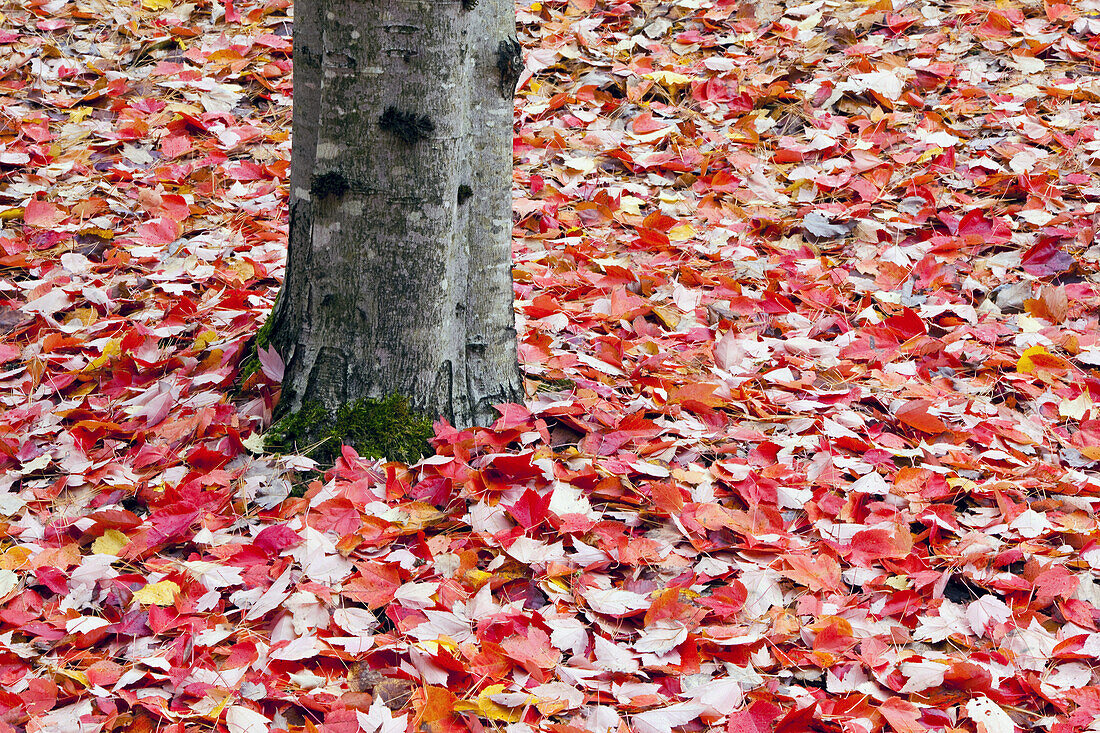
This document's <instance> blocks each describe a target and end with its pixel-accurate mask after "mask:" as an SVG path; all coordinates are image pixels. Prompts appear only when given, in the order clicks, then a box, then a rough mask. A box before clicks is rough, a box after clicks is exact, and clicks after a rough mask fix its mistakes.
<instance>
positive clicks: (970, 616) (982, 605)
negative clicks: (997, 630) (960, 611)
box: [966, 596, 1012, 636]
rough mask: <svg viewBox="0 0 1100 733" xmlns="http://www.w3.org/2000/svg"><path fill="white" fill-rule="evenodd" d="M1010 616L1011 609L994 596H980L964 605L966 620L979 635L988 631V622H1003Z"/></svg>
mask: <svg viewBox="0 0 1100 733" xmlns="http://www.w3.org/2000/svg"><path fill="white" fill-rule="evenodd" d="M1010 618H1012V609H1011V608H1009V607H1008V605H1007V604H1006V603H1005V602H1004V601H1002V600H1001V599H1000V598H997V597H996V596H982V597H981V598H979V599H978V600H976V601H974V602H972V603H971V604H970V605H969V606H967V607H966V620H967V621H968V622H969V623H970V628H972V629H974V632H975V633H976V634H978V635H979V636H983V635H985V634H986V633H988V632H989V626H990V624H1003V623H1004V622H1005V621H1008V620H1009V619H1010Z"/></svg>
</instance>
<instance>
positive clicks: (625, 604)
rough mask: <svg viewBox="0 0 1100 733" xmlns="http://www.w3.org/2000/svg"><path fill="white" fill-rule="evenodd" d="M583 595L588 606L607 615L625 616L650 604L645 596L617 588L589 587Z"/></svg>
mask: <svg viewBox="0 0 1100 733" xmlns="http://www.w3.org/2000/svg"><path fill="white" fill-rule="evenodd" d="M583 595H584V600H585V601H587V602H588V606H589V608H591V609H592V610H593V611H595V612H596V613H603V614H607V615H608V616H625V615H627V614H628V613H630V612H632V611H640V610H642V609H644V608H649V607H650V605H651V603H650V600H649V598H648V597H647V596H644V595H642V594H641V593H632V592H630V591H628V590H620V589H618V588H610V589H607V590H604V589H602V588H590V589H588V590H586V591H585V592H584V594H583Z"/></svg>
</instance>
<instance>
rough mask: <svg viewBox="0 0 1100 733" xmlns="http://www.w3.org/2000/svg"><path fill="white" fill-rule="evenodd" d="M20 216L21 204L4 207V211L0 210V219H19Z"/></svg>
mask: <svg viewBox="0 0 1100 733" xmlns="http://www.w3.org/2000/svg"><path fill="white" fill-rule="evenodd" d="M22 217H23V207H22V206H20V207H18V208H15V209H5V210H4V211H0V221H11V220H12V219H21V218H22Z"/></svg>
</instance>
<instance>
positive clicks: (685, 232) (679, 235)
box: [668, 224, 695, 242]
mask: <svg viewBox="0 0 1100 733" xmlns="http://www.w3.org/2000/svg"><path fill="white" fill-rule="evenodd" d="M694 235H695V230H694V229H692V228H691V224H680V225H679V226H674V227H672V229H669V230H668V238H669V239H670V240H672V241H673V242H684V241H687V240H688V239H691V238H692V236H694Z"/></svg>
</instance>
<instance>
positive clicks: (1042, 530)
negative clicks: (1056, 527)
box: [1008, 509, 1052, 540]
mask: <svg viewBox="0 0 1100 733" xmlns="http://www.w3.org/2000/svg"><path fill="white" fill-rule="evenodd" d="M1008 526H1009V527H1011V528H1012V529H1014V530H1016V531H1017V532H1019V533H1020V536H1021V537H1026V538H1027V539H1029V540H1033V539H1035V538H1036V537H1038V536H1040V535H1042V534H1046V533H1047V532H1049V531H1050V530H1051V529H1052V527H1051V526H1050V522H1048V521H1047V515H1046V513H1045V512H1037V511H1035V510H1034V509H1027V510H1025V511H1024V512H1023V513H1022V514H1020V516H1018V517H1016V518H1015V519H1014V520H1012V523H1011V524H1009V525H1008Z"/></svg>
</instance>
